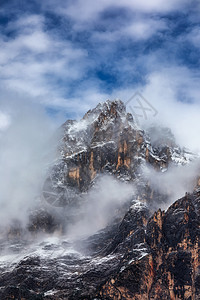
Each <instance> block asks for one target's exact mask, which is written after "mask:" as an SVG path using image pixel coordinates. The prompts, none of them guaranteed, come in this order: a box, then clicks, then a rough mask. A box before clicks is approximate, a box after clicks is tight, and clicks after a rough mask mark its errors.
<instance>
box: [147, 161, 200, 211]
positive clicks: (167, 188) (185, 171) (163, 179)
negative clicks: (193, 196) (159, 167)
mask: <svg viewBox="0 0 200 300" xmlns="http://www.w3.org/2000/svg"><path fill="white" fill-rule="evenodd" d="M143 172H144V176H145V177H146V179H147V181H148V182H149V184H150V186H151V187H152V188H153V190H154V191H157V192H159V193H161V194H162V195H166V196H167V198H168V201H167V202H166V203H155V202H154V203H152V205H154V206H155V207H156V208H158V206H161V207H162V208H163V209H167V208H168V207H169V206H170V205H171V204H172V203H173V202H174V201H176V200H178V199H180V198H181V197H183V196H185V193H186V192H187V193H192V192H193V191H194V188H195V187H196V185H197V179H198V177H199V174H200V160H197V161H194V162H191V163H190V164H187V165H184V166H172V165H171V166H169V168H168V170H167V171H166V172H164V173H160V172H157V171H156V170H154V169H153V168H152V167H150V166H149V167H146V168H144V169H143Z"/></svg>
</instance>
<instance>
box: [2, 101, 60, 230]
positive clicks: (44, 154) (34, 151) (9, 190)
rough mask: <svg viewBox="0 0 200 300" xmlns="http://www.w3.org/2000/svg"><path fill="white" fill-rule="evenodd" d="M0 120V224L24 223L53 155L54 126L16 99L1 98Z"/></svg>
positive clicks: (39, 111)
mask: <svg viewBox="0 0 200 300" xmlns="http://www.w3.org/2000/svg"><path fill="white" fill-rule="evenodd" d="M1 111H3V112H4V113H1ZM2 116H3V118H2ZM5 116H6V117H5ZM5 120H6V122H5ZM7 120H9V122H8V121H7ZM0 124H3V125H4V126H3V128H2V126H1V128H0V165H1V168H0V178H1V180H0V207H1V209H0V226H6V225H8V224H10V222H11V221H12V220H14V219H18V220H20V222H22V223H24V224H25V223H26V221H27V219H28V215H29V210H30V209H32V208H34V207H35V206H36V205H37V204H38V199H39V196H40V189H41V185H42V182H43V180H44V176H45V173H46V169H47V167H48V163H51V162H52V159H53V158H54V157H55V155H56V154H55V146H56V138H55V140H54V139H53V138H52V136H53V135H52V134H53V132H54V130H55V128H54V126H52V122H50V120H49V118H48V117H47V116H46V115H45V113H44V112H43V111H41V109H40V108H38V107H37V106H35V105H30V103H29V105H27V104H26V103H23V102H20V103H19V101H18V102H17V103H15V102H14V101H13V102H12V103H11V102H9V104H8V103H7V102H6V101H5V102H4V103H2V102H1V104H0ZM54 136H55V135H54Z"/></svg>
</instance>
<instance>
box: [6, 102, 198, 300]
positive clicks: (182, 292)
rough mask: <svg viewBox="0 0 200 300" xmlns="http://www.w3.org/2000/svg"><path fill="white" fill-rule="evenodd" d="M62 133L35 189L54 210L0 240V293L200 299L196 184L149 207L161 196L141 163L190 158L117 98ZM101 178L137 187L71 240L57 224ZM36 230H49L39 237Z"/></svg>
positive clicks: (65, 224) (53, 298)
mask: <svg viewBox="0 0 200 300" xmlns="http://www.w3.org/2000/svg"><path fill="white" fill-rule="evenodd" d="M62 129H63V137H62V140H61V142H60V144H59V152H60V153H61V156H60V158H59V159H58V160H57V161H56V163H54V164H53V166H52V168H51V169H50V170H49V175H48V177H47V179H46V181H45V183H44V187H43V192H42V197H43V200H45V201H46V202H47V204H48V205H49V204H50V207H51V209H49V210H48V209H47V208H46V210H45V209H44V208H43V210H42V211H40V212H38V211H36V212H35V213H33V214H32V215H31V216H30V222H29V225H28V228H27V231H28V232H29V234H30V233H31V238H30V235H28V238H27V239H26V238H25V237H26V236H24V235H23V236H20V229H19V230H18V229H17V228H16V226H15V228H14V229H12V230H9V232H8V235H7V238H8V239H7V240H6V241H5V240H2V241H1V244H0V246H1V261H2V264H1V265H0V272H1V275H0V299H24V300H30V299H35V300H36V299H48V300H59V299H71V300H77V299H85V300H86V299H88V300H89V299H90V300H91V299H93V300H95V299H96V300H105V299H107V300H109V299H110V300H111V299H114V300H115V299H116V300H118V299H120V300H122V299H141V300H145V299H148V300H149V299H152V300H153V299H164V300H165V299H166V300H168V299H171V300H176V299H187V300H196V299H200V190H199V186H200V181H199V180H197V185H196V188H195V191H194V192H193V193H191V194H186V195H185V196H184V197H183V198H181V199H179V200H177V201H176V202H175V203H173V204H172V205H171V206H170V207H169V208H168V209H167V211H161V209H156V212H152V211H153V209H154V208H155V203H156V204H157V205H158V207H159V205H160V204H161V203H163V202H165V201H166V200H167V199H168V195H165V194H164V193H160V192H158V191H156V190H154V187H152V186H151V184H150V183H149V182H148V180H147V179H146V177H145V176H144V174H143V168H144V167H147V166H151V167H152V168H153V169H154V170H156V171H157V172H158V174H162V173H163V172H167V170H168V166H169V165H170V164H172V165H174V166H177V168H178V166H179V165H180V164H181V165H183V164H187V163H190V161H191V160H192V159H195V157H194V156H193V155H192V154H191V153H189V152H187V151H186V150H182V149H181V148H180V147H178V146H177V145H176V142H175V139H174V137H173V135H172V133H171V132H170V131H169V130H168V129H163V128H155V127H152V128H150V129H149V133H145V132H144V131H142V130H141V129H140V128H138V127H137V126H136V125H135V123H134V120H133V118H132V116H131V115H130V114H127V113H126V110H125V106H124V104H123V103H122V102H121V101H114V102H110V101H106V102H105V103H102V104H99V105H98V106H97V107H96V108H95V109H93V110H91V111H89V112H87V113H86V115H85V116H84V117H83V119H82V120H80V121H67V122H66V123H65V124H64V125H63V126H62ZM99 174H110V175H111V176H113V177H114V178H116V179H117V180H118V184H120V181H122V182H129V184H132V185H134V187H135V194H134V198H133V197H132V196H131V197H132V198H130V199H129V200H128V201H127V202H126V203H123V205H121V206H120V207H118V208H117V209H116V211H115V212H114V211H113V214H115V215H116V216H115V218H114V219H112V222H108V224H107V225H106V226H105V227H103V228H102V229H101V230H100V231H98V232H96V233H95V234H93V235H90V236H88V237H87V238H80V239H70V238H69V237H68V236H67V235H64V229H66V230H67V229H68V231H69V230H70V228H71V227H70V224H71V223H72V222H74V219H73V217H74V212H75V209H76V208H77V207H79V206H81V205H82V206H83V205H84V204H85V202H84V201H85V200H83V195H85V196H84V197H86V198H87V196H88V195H89V194H88V191H90V189H91V187H92V186H93V185H94V183H95V181H98V175H99ZM194 181H195V179H194ZM47 207H48V206H47ZM94 209H95V207H94ZM62 211H63V212H64V214H62V217H61V218H59V216H61V212H62ZM77 211H78V212H79V210H77ZM77 211H76V213H77ZM55 212H59V213H58V214H57V215H56V214H55ZM82 213H83V215H79V219H81V218H84V217H85V215H84V212H82ZM91 226H92V225H91ZM79 230H81V227H80V229H79ZM16 231H17V234H16ZM68 231H66V232H68ZM41 232H43V233H48V234H49V235H48V236H47V237H46V236H42V239H41V238H40V234H41ZM55 232H56V235H54V236H52V234H53V233H54V234H55ZM38 233H39V235H38ZM26 234H27V232H26ZM35 236H36V237H37V239H35ZM58 236H59V237H58ZM8 240H9V241H8ZM10 253H11V254H12V256H11V258H12V259H10V258H9V255H10Z"/></svg>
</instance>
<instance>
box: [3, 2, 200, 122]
mask: <svg viewBox="0 0 200 300" xmlns="http://www.w3.org/2000/svg"><path fill="white" fill-rule="evenodd" d="M199 21H200V2H199V1H198V0H196V1H192V0H191V1H188V0H187V1H185V0H168V1H164V0H149V1H146V0H133V1H130V0H119V1H117V2H116V1H114V0H107V1H105V0H101V1H92V0H84V1H83V0H73V1H72V0H66V1H64V0H57V1H53V0H47V1H39V0H32V1H25V0H7V1H1V4H0V101H1V102H2V103H3V101H4V102H5V101H6V102H9V101H10V100H9V99H11V101H15V102H17V101H20V100H21V99H23V101H25V102H32V103H37V104H39V105H41V106H42V107H43V108H44V109H45V110H46V111H47V112H48V113H49V114H50V115H52V116H53V115H54V114H55V113H58V114H59V113H64V115H65V116H66V117H71V118H78V117H80V116H82V115H83V114H84V113H85V112H86V111H87V110H88V109H90V108H92V107H94V106H95V105H96V104H97V103H98V102H100V101H104V100H106V99H108V98H110V99H114V98H121V99H122V100H124V101H126V100H128V99H129V98H130V97H131V96H132V94H133V93H134V92H135V91H137V90H139V91H140V92H142V93H143V94H144V95H145V97H146V98H148V99H149V101H152V103H153V104H154V105H155V106H156V107H157V108H158V110H161V109H162V107H164V108H165V110H167V108H168V107H169V106H170V105H171V108H172V110H174V107H173V105H175V107H176V105H178V103H179V102H184V103H191V104H194V105H199V78H200V68H199V64H200V61H199V59H200V55H199V50H200V22H199ZM13 99H14V100H13ZM193 107H195V106H193ZM179 109H180V108H179ZM195 110H196V107H195ZM169 114H170V115H172V113H171V111H170V112H168V115H167V116H165V118H166V119H167V118H169ZM160 117H161V118H163V116H162V114H160Z"/></svg>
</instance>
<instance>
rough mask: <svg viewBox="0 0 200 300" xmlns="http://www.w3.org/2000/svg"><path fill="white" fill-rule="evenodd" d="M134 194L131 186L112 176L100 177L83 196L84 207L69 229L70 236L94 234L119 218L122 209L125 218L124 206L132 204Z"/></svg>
mask: <svg viewBox="0 0 200 300" xmlns="http://www.w3.org/2000/svg"><path fill="white" fill-rule="evenodd" d="M134 193H135V191H134V187H133V185H131V184H128V183H125V182H121V181H119V180H116V179H114V178H113V177H112V176H111V175H101V176H98V177H97V178H96V180H95V183H94V185H93V187H92V188H91V189H90V191H89V192H88V193H87V194H85V195H83V199H82V203H83V205H82V206H81V207H80V208H79V209H80V211H79V212H78V213H77V220H75V222H74V224H73V225H71V226H69V228H68V236H69V237H72V238H75V239H77V237H85V236H89V235H92V234H94V233H95V232H97V231H99V230H101V229H103V228H105V227H106V226H107V225H109V224H111V223H112V222H113V220H114V219H115V218H119V217H120V209H121V217H123V205H125V204H126V203H128V204H129V203H130V201H131V200H132V199H133V196H134ZM80 216H82V218H81V217H80Z"/></svg>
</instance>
